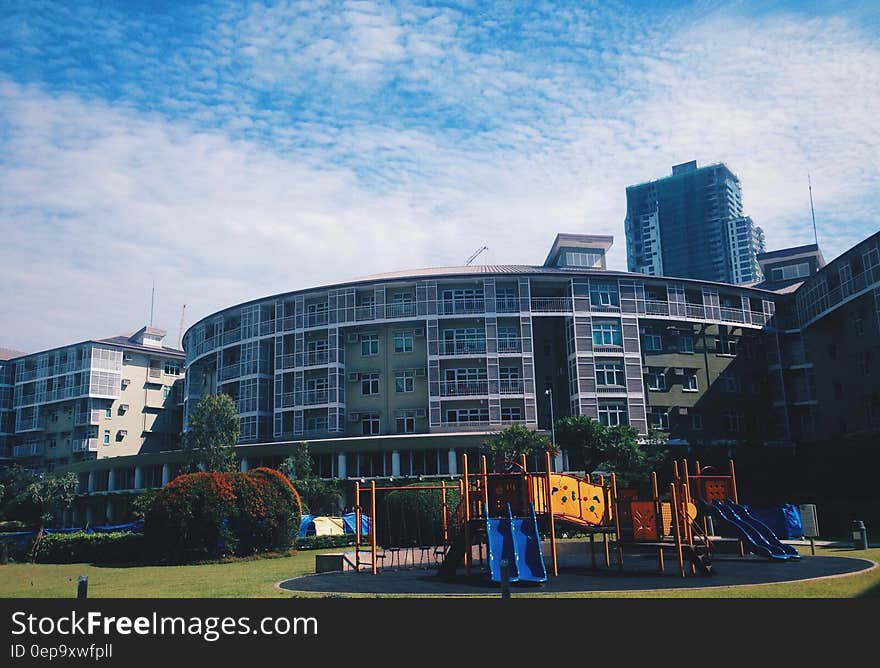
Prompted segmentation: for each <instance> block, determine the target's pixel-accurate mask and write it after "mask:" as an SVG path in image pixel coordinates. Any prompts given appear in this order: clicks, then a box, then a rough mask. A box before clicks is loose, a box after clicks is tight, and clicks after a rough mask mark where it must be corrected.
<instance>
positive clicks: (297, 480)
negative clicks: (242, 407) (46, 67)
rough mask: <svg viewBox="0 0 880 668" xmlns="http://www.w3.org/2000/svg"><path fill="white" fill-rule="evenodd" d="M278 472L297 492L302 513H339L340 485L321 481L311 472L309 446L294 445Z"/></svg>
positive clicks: (334, 482) (305, 444)
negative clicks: (284, 476) (286, 478)
mask: <svg viewBox="0 0 880 668" xmlns="http://www.w3.org/2000/svg"><path fill="white" fill-rule="evenodd" d="M278 470H279V471H281V473H283V474H284V475H286V476H287V477H288V478H289V479H290V480H291V482H292V483H293V486H294V487H296V489H297V491H298V492H299V495H300V499H301V500H302V504H303V512H308V513H311V514H312V515H336V514H337V513H338V512H339V498H340V496H341V495H342V489H341V488H340V484H339V483H338V482H336V481H333V480H322V479H321V478H318V477H317V476H316V475H315V474H314V473H313V471H312V458H311V457H310V456H309V444H308V443H307V442H305V441H303V442H301V443H296V444H295V445H294V450H293V452H292V453H291V455H290V456H289V457H287V458H286V459H285V460H284V461H283V462H281V466H279V467H278Z"/></svg>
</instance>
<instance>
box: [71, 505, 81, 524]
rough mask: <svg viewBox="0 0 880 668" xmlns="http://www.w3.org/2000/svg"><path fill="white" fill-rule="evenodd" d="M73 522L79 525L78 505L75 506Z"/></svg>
mask: <svg viewBox="0 0 880 668" xmlns="http://www.w3.org/2000/svg"><path fill="white" fill-rule="evenodd" d="M71 524H72V525H73V526H79V507H77V506H74V507H73V518H72V521H71Z"/></svg>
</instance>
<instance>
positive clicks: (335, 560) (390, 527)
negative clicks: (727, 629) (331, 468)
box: [279, 453, 874, 596]
mask: <svg viewBox="0 0 880 668" xmlns="http://www.w3.org/2000/svg"><path fill="white" fill-rule="evenodd" d="M543 468H544V470H543V471H529V470H528V468H527V463H526V459H525V458H522V459H521V461H518V462H503V463H496V464H495V466H494V469H495V470H493V471H490V470H489V467H488V465H487V461H486V457H482V458H480V462H479V470H478V471H476V472H471V471H469V462H468V458H467V455H463V457H462V462H461V471H462V475H461V477H460V478H459V479H458V480H457V481H456V482H454V483H447V482H445V481H441V482H440V483H439V484H437V485H430V484H429V485H421V486H418V487H409V486H407V487H402V486H377V485H376V483H375V482H371V483H370V485H369V486H368V487H367V486H364V487H362V486H361V484H360V483H356V484H355V510H354V514H355V517H354V518H353V519H354V522H352V523H353V524H354V525H355V526H361V527H362V529H363V530H362V531H361V532H358V533H357V534H356V540H355V546H354V549H351V550H347V551H345V552H340V553H337V554H331V555H323V556H322V557H321V564H320V566H318V567H317V569H316V570H317V572H316V574H314V575H308V576H304V577H299V578H294V579H291V580H286V581H284V582H282V583H280V584H279V587H280V588H281V589H284V590H287V591H292V592H303V593H306V592H308V593H319V594H368V595H369V594H374V595H381V594H391V595H407V594H408V595H426V596H444V595H481V594H489V595H492V594H493V591H494V595H497V591H498V590H499V589H501V588H506V587H507V586H509V587H510V589H511V590H512V591H514V592H522V593H528V594H537V595H540V594H548V595H558V594H571V593H586V592H636V591H646V590H664V589H676V590H687V589H702V588H706V587H713V588H714V587H732V586H733V587H738V586H747V585H766V584H772V583H783V582H797V581H805V580H814V579H817V578H833V577H839V576H844V575H848V574H853V573H858V572H861V571H865V570H869V569H871V568H873V567H874V563H873V562H872V561H869V560H866V559H857V558H850V557H847V556H824V555H823V556H811V554H810V553H811V550H810V548H809V547H807V549H806V550H805V554H802V553H801V552H800V551H799V550H798V549H796V547H794V546H793V545H792V543H791V541H784V540H780V538H779V537H778V536H777V535H776V534H775V533H774V531H773V530H772V529H771V528H770V527H769V526H768V525H767V524H766V523H765V522H764V521H762V520H761V519H759V518H758V517H757V516H756V515H757V513H755V514H752V512H750V509H749V508H748V506H744V505H740V500H739V498H738V492H737V487H736V472H735V469H734V465H733V462H732V461H731V462H729V470H727V471H723V472H721V471H717V470H715V469H713V468H711V467H701V466H700V464H699V462H696V463H694V464H693V466H692V467H691V466H690V465H689V463H688V462H687V461H686V460H682V461H680V462H679V461H676V462H675V463H674V466H673V471H672V480H671V482H670V483H669V485H668V486H666V485H663V486H661V485H660V484H659V483H658V477H657V474H656V473H652V475H651V480H650V485H649V486H647V487H645V488H644V489H635V488H633V489H626V488H619V487H618V485H617V480H616V478H615V475H614V474H611V475H610V476H608V478H607V479H606V478H605V477H603V476H587V477H581V476H577V475H572V474H569V473H557V472H554V471H553V470H552V465H551V459H550V455H549V453H546V459H545V466H544V467H543ZM388 492H393V493H395V494H398V495H401V494H403V495H406V494H413V493H417V494H420V495H425V494H426V493H427V494H430V495H434V496H436V498H437V500H438V501H439V503H440V506H441V508H442V518H441V519H442V521H441V522H440V523H439V524H440V526H431V527H422V526H419V527H418V532H417V533H412V532H408V533H404V532H403V531H401V527H400V525H402V524H405V523H406V522H405V519H406V518H405V517H395V518H394V521H393V522H392V520H391V518H390V516H389V514H388V509H387V507H386V508H384V510H385V513H386V517H385V518H382V517H381V513H382V510H383V509H382V506H381V505H377V501H376V499H377V496H378V495H380V494H382V493H388ZM377 510H379V511H380V514H377ZM371 518H375V519H376V521H375V522H373V521H372V519H371ZM383 522H384V526H385V530H384V531H382V530H381V529H380V527H382V526H383ZM410 524H411V525H412V524H414V523H413V522H412V520H410ZM394 528H396V532H395V530H394ZM777 531H779V529H777ZM571 535H574V536H578V537H579V538H576V539H572V538H570V537H569V536H571ZM785 537H786V538H787V536H785ZM316 566H317V564H316Z"/></svg>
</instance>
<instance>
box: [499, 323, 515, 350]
mask: <svg viewBox="0 0 880 668" xmlns="http://www.w3.org/2000/svg"><path fill="white" fill-rule="evenodd" d="M498 352H500V353H509V352H519V336H518V332H517V328H516V327H510V326H506V327H499V328H498Z"/></svg>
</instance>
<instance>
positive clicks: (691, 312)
mask: <svg viewBox="0 0 880 668" xmlns="http://www.w3.org/2000/svg"><path fill="white" fill-rule="evenodd" d="M685 315H687V317H688V318H699V319H701V320H703V319H705V317H706V307H705V306H703V305H702V304H685Z"/></svg>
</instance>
